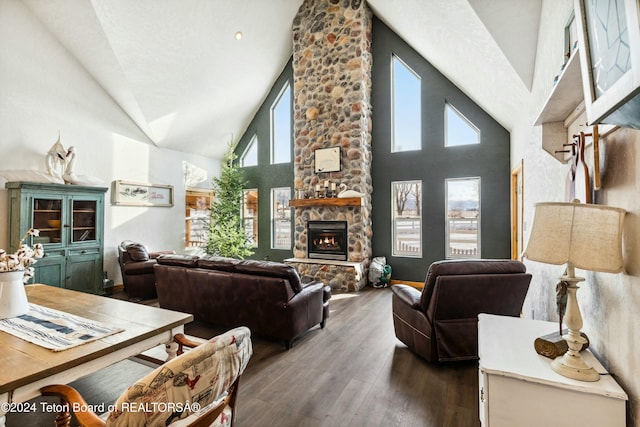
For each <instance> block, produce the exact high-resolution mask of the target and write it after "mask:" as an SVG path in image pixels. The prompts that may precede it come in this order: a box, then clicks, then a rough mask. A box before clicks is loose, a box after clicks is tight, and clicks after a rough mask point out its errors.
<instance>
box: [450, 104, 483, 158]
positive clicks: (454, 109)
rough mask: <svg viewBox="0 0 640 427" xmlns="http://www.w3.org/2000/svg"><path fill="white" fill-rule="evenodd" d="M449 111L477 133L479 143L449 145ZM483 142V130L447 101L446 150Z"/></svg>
mask: <svg viewBox="0 0 640 427" xmlns="http://www.w3.org/2000/svg"><path fill="white" fill-rule="evenodd" d="M448 110H452V111H453V113H454V114H456V115H457V116H458V117H460V118H461V119H462V121H464V122H465V123H466V124H467V125H468V126H469V127H470V128H472V129H474V130H475V131H476V135H477V140H476V141H477V142H472V143H470V144H453V145H451V144H449V114H448ZM481 141H482V133H481V130H480V128H479V127H478V126H476V125H475V124H474V123H473V122H472V121H471V120H469V118H467V116H465V115H464V114H462V113H461V112H460V110H458V109H457V108H456V107H455V106H454V105H453V104H451V103H450V102H448V101H446V102H445V103H444V146H445V148H452V147H468V146H470V145H480V143H481Z"/></svg>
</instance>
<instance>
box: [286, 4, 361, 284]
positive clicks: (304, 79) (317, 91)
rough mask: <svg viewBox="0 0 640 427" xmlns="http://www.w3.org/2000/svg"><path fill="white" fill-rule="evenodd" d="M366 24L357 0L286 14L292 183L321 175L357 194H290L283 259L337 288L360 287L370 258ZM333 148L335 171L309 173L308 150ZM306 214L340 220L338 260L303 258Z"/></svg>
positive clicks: (304, 183)
mask: <svg viewBox="0 0 640 427" xmlns="http://www.w3.org/2000/svg"><path fill="white" fill-rule="evenodd" d="M371 25H372V14H371V11H370V10H369V8H368V6H367V4H366V2H365V1H363V0H305V1H304V2H303V4H302V6H301V7H300V9H299V11H298V14H297V15H296V17H295V18H294V21H293V78H294V83H293V109H294V112H293V113H294V125H293V128H294V129H293V130H294V185H295V188H296V189H297V190H302V192H306V193H307V194H313V191H312V190H313V189H314V188H315V187H316V185H318V184H320V183H325V182H326V181H328V182H330V183H331V184H336V186H338V187H339V186H340V184H344V185H345V186H346V187H347V188H348V189H350V190H355V191H358V192H360V193H362V194H363V195H364V196H363V197H362V198H361V199H360V198H357V199H356V200H355V201H354V200H352V199H340V198H315V199H314V198H313V197H312V198H308V199H304V200H298V202H299V203H295V202H296V201H295V200H294V201H292V202H294V203H292V204H291V206H294V207H295V216H294V218H295V231H294V257H295V258H291V259H288V260H286V262H288V263H290V264H292V265H294V266H295V268H296V269H297V270H298V271H299V272H300V274H301V275H303V276H310V277H313V278H315V279H317V280H322V281H324V282H325V283H329V284H330V285H331V287H332V288H333V289H336V290H348V291H352V290H359V289H361V288H363V287H364V286H365V285H366V275H365V274H363V272H365V271H366V269H367V267H368V265H369V262H370V259H371V238H372V234H373V233H372V227H371V215H370V209H371V193H372V184H371V99H370V94H371ZM333 147H339V148H340V150H339V151H340V167H339V170H336V171H332V172H316V170H315V168H314V162H315V156H314V154H315V151H316V150H317V149H322V148H333ZM296 193H298V191H296ZM310 221H311V222H313V221H342V222H344V223H345V224H346V235H347V237H346V257H345V259H344V260H336V259H335V258H333V259H332V258H331V257H329V256H327V257H325V258H317V257H316V256H314V257H313V258H312V257H309V253H308V249H309V248H308V245H309V241H310V240H309V235H308V233H309V230H308V227H307V225H308V223H309V222H310Z"/></svg>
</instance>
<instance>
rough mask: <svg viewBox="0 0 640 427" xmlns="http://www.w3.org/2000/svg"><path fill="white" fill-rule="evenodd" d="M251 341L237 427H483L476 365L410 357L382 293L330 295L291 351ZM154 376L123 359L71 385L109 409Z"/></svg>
mask: <svg viewBox="0 0 640 427" xmlns="http://www.w3.org/2000/svg"><path fill="white" fill-rule="evenodd" d="M116 296H117V295H116ZM145 303H151V304H153V301H151V302H147V301H145ZM223 331H224V330H223V329H219V328H212V327H211V326H208V325H205V324H203V323H199V322H193V323H192V324H189V325H187V327H186V333H187V334H189V335H194V336H198V337H202V338H209V337H211V336H214V335H216V334H218V333H221V332H223ZM252 342H253V357H252V358H251V361H250V362H249V365H248V367H247V369H246V371H245V373H244V375H243V376H242V380H241V383H240V390H239V396H238V410H237V419H236V423H237V426H249V427H259V426H274V425H276V426H282V427H288V426H292V427H293V426H295V427H298V426H327V427H336V426H402V427H405V426H426V427H436V426H438V427H440V426H450V427H473V426H479V425H480V422H479V420H478V401H477V396H478V377H477V362H466V363H455V364H444V365H437V364H429V363H427V362H426V361H425V360H423V359H421V358H419V357H417V356H415V355H414V354H413V353H411V352H410V351H409V350H407V348H406V347H405V346H404V345H403V344H402V343H400V342H399V341H398V340H397V339H396V338H395V335H394V333H393V323H392V320H391V291H390V290H389V289H388V288H383V289H373V288H366V289H365V290H363V291H360V292H358V293H339V294H334V295H333V297H332V299H331V317H330V318H329V319H328V321H327V326H326V327H325V329H320V328H319V327H315V328H313V329H311V330H309V331H308V332H307V333H305V334H304V335H303V336H302V337H300V338H298V339H296V340H295V341H294V343H293V348H292V349H291V350H289V351H286V350H285V349H284V344H283V343H281V342H277V341H273V340H269V339H266V338H263V337H259V336H253V337H252ZM150 369H151V367H148V366H145V365H142V364H140V363H137V362H135V361H131V360H126V361H123V362H120V363H118V364H116V365H114V366H112V367H110V368H107V369H105V370H103V371H101V372H99V373H97V374H95V375H91V376H89V377H87V378H83V379H82V380H79V381H77V382H76V383H74V384H73V385H74V386H76V388H78V389H79V390H80V391H81V392H82V393H83V394H84V395H85V396H87V398H88V401H89V402H90V403H93V404H99V403H102V402H105V403H107V404H109V403H112V402H113V401H114V400H115V399H116V397H117V396H118V395H119V393H120V392H121V391H122V390H124V389H125V388H126V386H127V385H128V384H130V383H131V382H132V381H133V380H134V379H135V378H138V377H140V376H142V375H144V373H145V372H148V371H149V370H150ZM43 415H48V416H47V417H44V416H43ZM52 422H53V417H52V416H51V415H50V414H37V415H30V416H29V418H28V420H26V419H24V418H21V417H15V416H12V415H10V416H8V417H7V425H8V426H10V427H11V426H23V425H29V426H41V425H42V426H47V425H52Z"/></svg>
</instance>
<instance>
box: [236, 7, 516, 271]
mask: <svg viewBox="0 0 640 427" xmlns="http://www.w3.org/2000/svg"><path fill="white" fill-rule="evenodd" d="M372 49H373V52H372V55H373V70H372V72H373V81H372V93H371V99H372V105H373V119H372V124H373V127H372V158H373V160H372V169H371V172H372V178H373V196H372V221H373V256H385V257H386V259H387V263H388V264H390V265H391V266H392V268H393V276H392V278H393V279H399V280H410V281H423V280H424V278H425V275H426V272H427V269H428V268H429V265H430V264H431V263H432V262H433V261H437V260H441V259H444V257H445V224H446V222H445V221H446V212H445V179H447V178H461V177H480V178H481V206H480V209H481V230H480V236H481V256H482V258H509V257H510V255H511V240H510V233H511V228H510V203H509V200H510V135H509V132H508V131H507V130H506V129H504V128H503V127H502V126H501V125H500V124H499V123H498V122H496V121H495V120H494V119H493V118H492V117H491V116H490V115H489V114H487V113H486V112H485V111H484V110H483V109H482V108H481V107H480V106H478V105H477V104H476V103H474V102H473V101H472V100H471V99H470V98H469V97H468V96H466V95H465V94H464V93H463V92H462V91H461V90H460V89H458V88H457V87H456V86H455V84H453V83H452V82H451V81H450V80H448V79H447V78H446V77H445V76H444V75H442V74H441V73H440V72H439V71H438V70H437V69H436V68H434V67H433V66H432V65H431V64H430V63H429V62H428V61H426V60H425V59H424V58H423V57H422V56H420V54H418V53H417V52H416V51H414V50H413V49H412V48H411V47H410V46H409V45H408V44H407V43H405V42H404V41H403V40H402V39H401V38H400V37H398V36H397V35H396V34H395V33H394V32H393V31H392V30H391V29H390V28H388V27H387V26H386V25H385V24H384V23H382V22H381V21H380V20H379V19H377V18H375V17H374V21H373V43H372ZM394 53H395V54H396V55H398V56H399V57H400V58H401V59H402V60H403V61H404V62H405V63H406V64H407V65H408V66H409V67H410V68H411V69H412V70H413V71H415V72H416V73H417V74H418V75H419V76H420V78H421V81H422V94H421V98H422V113H423V122H422V150H421V151H418V152H416V151H412V152H404V153H391V108H390V107H391V105H392V104H391V57H392V54H394ZM470 66H472V64H470ZM292 77H293V76H292V66H291V60H290V61H289V62H288V63H287V65H286V66H285V68H284V69H283V71H282V73H281V74H280V76H279V77H278V79H277V80H276V82H275V83H274V85H273V88H272V90H271V91H270V93H269V94H268V95H267V97H266V98H265V101H264V103H263V104H262V106H261V107H260V108H259V109H258V111H257V113H256V115H255V117H254V119H253V120H252V122H251V123H250V124H249V126H248V127H247V130H246V132H245V133H244V135H243V136H242V138H241V139H240V142H239V144H238V147H237V149H236V153H237V154H238V156H240V155H241V154H242V153H243V152H244V150H245V149H246V147H247V144H248V143H249V141H250V140H251V138H252V136H253V135H254V133H255V134H257V136H258V165H257V166H252V167H245V168H243V170H244V172H245V177H246V179H247V188H257V189H258V215H259V220H258V248H257V250H256V252H255V254H254V255H253V256H251V258H254V259H270V260H273V261H282V260H283V259H285V258H289V257H292V256H293V251H292V250H276V249H271V225H270V218H271V211H270V209H271V200H270V199H271V194H270V191H271V188H275V187H290V188H292V187H293V178H294V172H293V162H292V163H286V164H276V165H272V164H270V109H271V106H272V105H273V103H274V101H275V99H276V97H277V96H278V94H279V93H280V90H281V89H282V87H283V85H284V84H285V82H286V81H287V80H289V81H292ZM445 102H449V103H451V104H452V105H453V106H454V107H455V108H456V109H457V110H458V111H460V113H462V114H463V115H464V116H465V117H466V118H467V119H469V120H470V121H471V122H472V123H473V124H474V125H475V126H476V127H478V128H479V129H480V132H481V143H480V144H479V145H469V146H458V147H450V148H445V147H444V111H445ZM292 111H293V110H292ZM293 121H294V120H292V123H293ZM292 135H293V130H292ZM291 147H292V151H293V138H292V141H291ZM292 158H293V154H292ZM404 180H422V182H423V197H422V204H423V205H422V212H423V218H422V219H423V221H422V224H423V234H422V244H423V248H422V257H421V258H405V257H393V256H391V253H392V252H391V247H392V246H391V244H392V242H391V182H392V181H404ZM292 198H293V195H292ZM292 234H293V233H292ZM292 238H293V235H292Z"/></svg>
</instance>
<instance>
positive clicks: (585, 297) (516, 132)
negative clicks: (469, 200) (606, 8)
mask: <svg viewBox="0 0 640 427" xmlns="http://www.w3.org/2000/svg"><path fill="white" fill-rule="evenodd" d="M572 7H573V1H572V0H545V1H544V2H543V9H542V17H541V24H540V25H541V27H540V35H539V39H538V52H537V58H536V70H535V76H534V84H533V88H532V94H531V102H530V105H531V109H530V111H527V112H523V114H522V116H521V119H520V120H519V121H518V125H517V126H516V127H515V128H514V129H513V130H512V133H511V137H512V164H514V165H516V164H517V163H518V162H519V161H520V159H523V160H524V168H523V169H524V203H525V214H524V216H525V222H526V225H527V226H529V227H527V229H526V230H525V232H524V234H525V236H528V233H529V229H528V228H530V224H531V222H532V220H533V213H534V205H535V203H537V202H541V201H564V185H565V177H566V175H567V173H568V168H569V166H568V165H566V164H562V163H560V162H559V161H557V160H555V159H554V158H553V157H552V156H551V155H550V154H548V153H546V152H545V151H544V150H543V149H542V147H541V133H540V132H541V131H540V127H536V126H533V125H532V124H533V123H534V121H535V119H536V117H537V115H538V113H539V112H540V110H541V108H542V106H543V104H544V102H545V100H546V99H547V96H548V95H549V93H550V91H551V89H552V86H553V77H554V76H555V75H557V74H558V73H559V72H560V67H561V65H562V53H563V37H564V36H563V31H564V26H565V25H566V23H567V20H568V17H569V14H570V12H571V10H572ZM639 146H640V131H635V130H631V129H620V130H618V131H616V132H614V133H613V134H612V135H610V136H608V137H606V138H605V139H604V140H603V141H601V151H602V152H603V159H602V161H601V163H602V189H601V190H600V191H597V192H595V198H594V200H595V201H596V202H597V203H601V204H606V205H611V206H618V207H621V208H624V209H626V210H627V211H628V213H627V216H626V218H625V230H624V233H625V234H624V253H625V267H626V272H625V273H620V274H607V273H593V272H589V271H582V270H577V271H576V273H577V275H579V276H582V277H586V281H585V282H583V284H582V285H581V288H580V291H579V292H578V300H579V304H580V307H581V310H582V314H583V317H584V327H583V331H584V332H586V333H587V335H588V336H589V338H590V340H591V349H592V350H593V351H594V352H595V353H597V354H598V355H599V357H600V359H601V360H602V362H603V363H604V365H605V366H607V367H608V369H609V371H610V372H612V373H613V374H614V375H615V376H616V379H617V380H618V382H619V383H620V385H621V386H622V387H623V388H624V389H625V391H626V392H627V393H628V394H629V398H630V404H629V408H630V411H629V412H630V424H629V425H634V426H640V416H639V414H638V410H639V408H638V405H639V404H640V377H639V376H638V374H637V373H638V372H640V358H638V353H639V350H640V348H639V346H640V344H638V343H640V256H639V251H640V242H639V239H640V234H639V229H640V226H639V224H640V216H639V212H640V198H639V197H638V194H639V190H640V176H639V174H638V173H637V171H639V170H640V156H639V155H638V147H639ZM586 158H587V161H588V164H589V166H590V170H591V171H593V167H592V166H593V152H592V151H591V150H588V151H587V153H586ZM525 263H526V264H527V268H528V271H529V272H531V273H533V280H532V283H531V287H530V290H529V294H528V296H527V301H526V302H525V307H524V308H523V311H524V314H525V316H526V317H534V318H536V319H544V320H555V321H557V315H556V313H555V285H556V283H557V282H558V278H559V276H560V275H561V274H562V273H563V270H564V266H552V265H545V264H541V263H537V262H532V261H527V260H525Z"/></svg>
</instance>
